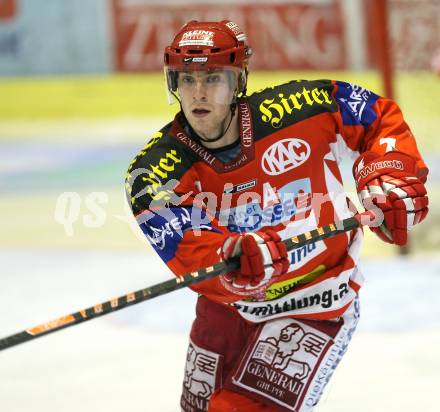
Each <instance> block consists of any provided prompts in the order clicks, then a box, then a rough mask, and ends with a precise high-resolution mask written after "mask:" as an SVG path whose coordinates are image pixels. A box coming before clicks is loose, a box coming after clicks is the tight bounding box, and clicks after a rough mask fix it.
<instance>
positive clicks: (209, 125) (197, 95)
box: [177, 71, 234, 140]
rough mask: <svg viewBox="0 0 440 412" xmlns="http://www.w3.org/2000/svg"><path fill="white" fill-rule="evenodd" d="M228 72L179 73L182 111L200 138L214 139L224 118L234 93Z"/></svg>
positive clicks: (178, 83) (227, 113)
mask: <svg viewBox="0 0 440 412" xmlns="http://www.w3.org/2000/svg"><path fill="white" fill-rule="evenodd" d="M231 75H234V74H233V73H227V72H225V71H218V72H217V71H215V72H203V71H193V72H180V73H179V77H178V80H177V87H178V90H179V95H180V98H181V102H182V109H183V112H184V113H185V116H186V118H187V119H188V121H189V123H190V125H191V127H192V128H193V129H194V130H195V132H196V133H197V134H198V135H200V136H201V137H203V138H204V139H207V140H209V139H213V138H216V137H217V136H218V135H219V134H220V133H221V131H222V126H223V124H224V123H225V121H226V120H227V119H228V116H229V113H230V104H231V102H232V99H233V96H234V91H233V87H231V83H232V82H231V81H230V77H229V76H231Z"/></svg>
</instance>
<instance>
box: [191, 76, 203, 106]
mask: <svg viewBox="0 0 440 412" xmlns="http://www.w3.org/2000/svg"><path fill="white" fill-rule="evenodd" d="M193 98H194V100H196V101H199V100H206V86H205V83H204V82H203V81H202V79H197V81H196V84H195V87H194V90H193Z"/></svg>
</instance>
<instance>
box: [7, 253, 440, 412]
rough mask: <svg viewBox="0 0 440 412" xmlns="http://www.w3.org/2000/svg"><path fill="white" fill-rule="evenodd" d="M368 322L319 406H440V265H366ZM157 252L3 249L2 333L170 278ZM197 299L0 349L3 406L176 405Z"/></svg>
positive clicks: (47, 409)
mask: <svg viewBox="0 0 440 412" xmlns="http://www.w3.org/2000/svg"><path fill="white" fill-rule="evenodd" d="M363 268H364V270H363V272H364V274H365V277H366V285H365V286H364V288H363V289H362V294H361V311H362V317H361V322H360V325H359V328H358V332H357V334H356V335H355V337H354V338H353V342H352V343H351V345H350V348H349V351H348V353H347V355H346V356H345V358H344V360H343V362H342V364H341V365H340V367H339V369H338V370H337V371H336V374H335V376H334V378H333V380H332V381H331V383H330V385H329V390H328V391H327V394H326V395H325V396H324V398H323V400H322V401H321V404H320V405H319V408H318V409H317V410H318V411H319V412H324V411H328V412H348V411H354V410H355V411H357V412H364V411H365V412H366V411H368V412H376V411H377V412H382V411H387V412H397V411H399V412H414V411H423V412H434V411H435V412H437V411H438V410H440V409H439V407H438V401H437V397H436V393H437V391H438V387H439V386H440V349H439V348H440V316H439V315H440V309H439V300H440V299H439V290H440V260H438V259H435V260H432V258H431V260H429V259H420V258H419V259H417V260H415V259H393V260H383V261H367V262H364V265H363ZM170 277H171V275H170V274H169V273H168V272H167V269H166V267H165V265H164V264H163V263H162V262H161V261H160V260H159V259H158V258H156V257H155V256H152V255H149V254H148V253H145V254H138V253H136V254H134V253H124V252H112V253H109V252H101V253H100V252H93V253H92V252H56V251H52V252H49V251H47V250H41V251H24V250H23V251H18V250H3V251H0V337H4V336H7V335H9V334H12V333H15V332H19V331H21V330H23V329H25V328H27V327H29V326H35V325H37V324H39V323H42V322H46V321H48V320H51V319H54V318H57V317H59V316H60V315H65V314H68V313H71V312H74V311H77V310H79V309H82V308H85V307H88V306H92V305H94V304H96V303H99V302H103V301H106V300H108V299H110V298H112V297H116V296H120V295H123V294H125V293H128V292H131V291H135V290H138V289H141V288H144V287H146V286H149V285H151V284H154V283H157V282H161V281H163V280H166V279H167V278H170ZM194 304H195V294H194V293H193V292H191V291H189V290H182V291H176V292H173V293H170V294H168V295H166V296H162V297H159V298H155V299H154V300H151V301H149V302H144V303H141V304H139V305H136V306H134V307H131V308H127V309H124V310H122V311H120V312H118V313H115V314H111V315H107V316H105V317H103V318H99V319H95V320H92V321H90V322H86V323H84V324H82V325H77V326H74V327H72V328H68V329H65V330H63V331H59V332H57V333H54V334H51V335H48V336H45V337H42V338H40V339H36V340H34V341H31V342H28V343H25V344H22V345H18V346H16V347H14V348H10V349H7V350H5V351H2V352H0V412H28V411H32V412H77V411H82V412H92V411H93V412H101V411H102V412H104V411H115V412H119V411H121V412H122V411H128V412H131V411H133V412H138V411H139V412H140V411H144V412H172V411H179V406H178V403H179V402H178V401H179V394H180V386H181V379H182V375H183V365H184V357H185V352H186V345H187V335H188V332H189V328H190V325H191V321H192V318H193V316H194Z"/></svg>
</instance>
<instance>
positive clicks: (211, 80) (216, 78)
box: [206, 74, 221, 83]
mask: <svg viewBox="0 0 440 412" xmlns="http://www.w3.org/2000/svg"><path fill="white" fill-rule="evenodd" d="M206 81H207V83H219V82H220V81H221V77H220V75H219V74H210V75H209V76H208V78H207V79H206Z"/></svg>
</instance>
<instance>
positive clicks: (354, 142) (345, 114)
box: [333, 81, 428, 179]
mask: <svg viewBox="0 0 440 412" xmlns="http://www.w3.org/2000/svg"><path fill="white" fill-rule="evenodd" d="M333 84H334V86H335V87H334V89H333V94H334V98H335V100H336V103H337V105H338V111H337V112H336V114H335V116H336V117H337V123H338V125H339V133H340V135H341V136H342V138H343V139H344V141H345V144H346V145H347V146H348V148H349V149H351V150H353V151H355V152H357V153H359V154H360V153H363V152H366V151H373V152H376V153H378V154H381V155H383V154H385V153H386V152H389V151H399V152H402V153H405V154H407V155H409V156H411V157H412V158H414V160H415V161H416V164H417V166H418V173H419V176H418V177H420V178H422V179H425V178H426V176H427V174H428V168H427V166H426V164H425V162H424V161H423V159H422V157H421V155H420V153H419V150H418V148H417V144H416V140H415V138H414V135H413V134H412V132H411V130H410V128H409V126H408V125H407V123H406V122H405V120H404V118H403V114H402V112H401V110H400V108H399V106H398V105H397V104H396V103H395V102H394V101H393V100H390V99H386V98H384V97H381V96H379V95H377V94H375V93H373V92H371V91H370V90H367V89H364V88H362V87H360V86H356V85H353V84H350V83H346V82H341V81H333Z"/></svg>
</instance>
